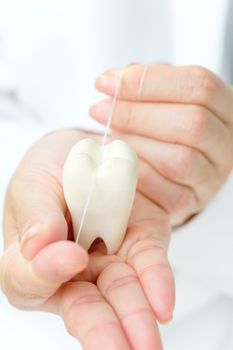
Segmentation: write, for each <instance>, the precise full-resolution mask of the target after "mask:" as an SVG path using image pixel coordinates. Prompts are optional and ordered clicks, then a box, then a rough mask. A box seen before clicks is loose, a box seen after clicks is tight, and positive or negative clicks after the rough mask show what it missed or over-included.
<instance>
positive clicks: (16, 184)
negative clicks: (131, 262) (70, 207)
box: [4, 132, 77, 260]
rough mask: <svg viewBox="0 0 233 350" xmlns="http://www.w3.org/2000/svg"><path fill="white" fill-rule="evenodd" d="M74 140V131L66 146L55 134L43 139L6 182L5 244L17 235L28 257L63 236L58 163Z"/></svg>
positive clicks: (65, 231) (65, 229)
mask: <svg viewBox="0 0 233 350" xmlns="http://www.w3.org/2000/svg"><path fill="white" fill-rule="evenodd" d="M66 139H67V135H66ZM75 140H77V133H74V132H72V133H71V135H70V139H69V143H68V146H67V144H65V143H64V142H63V141H62V138H61V135H59V133H58V135H57V134H55V135H54V136H53V135H51V136H50V137H49V138H46V137H45V138H43V139H42V140H40V141H39V142H38V143H37V144H35V145H34V147H32V149H31V150H30V151H29V152H28V153H27V155H26V156H25V157H24V159H23V160H22V162H21V164H20V166H19V167H18V169H17V171H16V173H15V174H14V176H13V179H12V181H11V183H10V186H9V189H8V192H7V196H6V204H5V215H4V218H5V220H4V233H5V244H6V246H8V245H9V244H11V242H12V241H15V237H19V239H20V241H22V242H21V248H22V252H23V254H24V256H25V257H26V258H27V259H29V260H30V259H32V258H33V257H34V256H35V255H36V254H37V253H38V252H39V251H40V250H41V249H43V247H45V246H46V245H48V244H49V243H52V242H56V241H59V240H65V239H67V234H68V226H67V221H66V218H65V216H67V206H66V203H65V199H64V195H63V189H62V183H61V177H62V164H63V163H64V161H65V158H66V156H65V154H67V152H68V149H69V148H70V147H71V146H72V144H73V143H75ZM58 141H59V142H58ZM54 144H55V145H57V147H55V146H54Z"/></svg>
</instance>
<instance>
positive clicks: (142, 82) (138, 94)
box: [137, 65, 149, 101]
mask: <svg viewBox="0 0 233 350" xmlns="http://www.w3.org/2000/svg"><path fill="white" fill-rule="evenodd" d="M148 69H149V65H146V66H144V70H143V72H142V76H141V79H140V83H139V87H138V93H137V100H138V101H139V100H140V98H141V95H142V89H143V86H144V83H145V79H146V75H147V72H148Z"/></svg>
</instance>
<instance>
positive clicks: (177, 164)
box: [0, 65, 233, 350]
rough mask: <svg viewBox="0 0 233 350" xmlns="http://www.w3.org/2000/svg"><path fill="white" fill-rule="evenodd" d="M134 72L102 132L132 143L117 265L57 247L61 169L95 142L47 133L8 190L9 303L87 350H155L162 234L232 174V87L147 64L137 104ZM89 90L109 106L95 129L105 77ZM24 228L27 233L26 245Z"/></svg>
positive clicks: (165, 302)
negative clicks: (54, 321)
mask: <svg viewBox="0 0 233 350" xmlns="http://www.w3.org/2000/svg"><path fill="white" fill-rule="evenodd" d="M143 71H144V67H143V66H142V65H134V66H131V67H128V68H126V69H125V72H124V76H123V81H122V88H121V91H120V101H118V102H117V105H116V110H115V113H114V116H113V122H112V128H113V137H114V138H116V137H119V138H121V139H124V140H125V141H127V142H129V143H131V144H132V146H133V147H134V148H135V149H136V151H137V153H138V154H139V159H140V162H139V164H140V172H139V182H138V191H137V196H136V200H135V205H134V209H133V212H132V216H131V220H130V223H129V227H128V231H127V234H126V237H125V240H124V242H123V245H122V247H121V248H120V250H119V252H118V253H117V254H116V255H114V256H105V255H104V253H103V251H102V250H101V249H100V248H101V247H98V248H99V249H98V250H97V251H93V252H92V253H91V254H90V255H89V257H88V256H87V254H86V253H85V251H84V250H83V249H82V248H81V247H79V246H78V245H75V244H74V243H73V242H72V241H67V240H66V239H67V235H68V233H69V237H71V235H72V232H71V229H70V227H71V225H70V218H69V215H68V214H67V207H66V204H65V201H64V198H63V193H62V188H61V172H62V166H63V164H64V161H65V158H66V156H67V154H68V152H69V150H70V149H71V147H72V146H73V144H74V143H76V142H77V141H78V140H80V139H82V138H83V137H89V136H91V137H95V136H94V135H88V134H87V133H83V132H81V131H77V130H76V131H75V130H63V131H60V132H56V133H53V134H50V135H47V136H46V137H44V138H43V139H41V140H40V141H39V142H38V143H37V144H35V145H34V146H33V147H32V148H31V149H30V150H29V152H28V153H27V154H26V156H25V157H24V159H23V161H22V162H21V164H20V165H19V167H18V168H17V170H16V172H15V174H14V176H13V178H12V180H11V183H10V185H9V188H8V192H7V197H6V206H5V222H4V232H5V252H4V254H3V258H2V260H1V269H0V271H1V276H0V280H1V284H2V287H3V289H4V291H5V293H6V295H7V296H8V298H9V301H10V302H11V303H12V304H13V305H15V306H17V307H19V308H23V309H36V310H38V309H39V310H47V311H51V312H55V313H58V314H60V315H61V316H62V317H63V319H64V321H65V323H66V326H67V329H68V331H69V332H70V333H71V334H72V335H74V336H75V337H76V338H77V339H80V341H81V342H82V344H83V346H84V349H87V350H89V349H92V348H96V349H103V350H105V349H119V348H120V349H123V350H124V349H137V350H138V349H139V350H140V349H158V350H159V349H161V344H160V340H159V333H158V329H157V328H155V321H156V320H158V321H159V322H167V321H169V320H170V319H171V317H172V311H173V307H174V282H173V277H172V273H171V269H170V266H169V264H168V260H167V248H168V243H169V238H170V233H171V226H172V225H174V224H175V225H179V224H182V223H183V222H185V221H186V220H187V219H188V218H189V217H190V216H192V215H193V214H195V213H198V212H199V211H201V210H202V209H203V208H204V207H205V206H206V204H207V203H208V201H209V200H210V198H212V196H213V195H214V194H215V193H216V191H217V190H218V188H219V187H220V186H221V185H222V183H223V182H224V181H225V179H226V178H227V176H228V174H229V172H230V171H231V169H232V158H233V152H232V151H233V137H232V133H233V131H232V130H233V126H232V120H233V118H232V111H233V92H232V88H231V87H230V86H228V85H226V84H225V83H224V82H222V81H221V80H220V79H219V78H218V77H216V76H215V75H214V74H212V73H211V72H209V71H207V70H206V69H204V68H200V67H173V66H165V65H152V66H150V67H149V69H148V72H147V75H146V77H145V82H144V86H143V89H142V93H141V99H140V100H138V95H137V92H138V86H139V82H140V80H141V76H142V74H143ZM96 85H97V87H98V89H99V90H100V91H102V92H105V93H106V94H109V96H110V100H109V101H105V102H104V103H101V104H98V106H96V105H95V106H93V107H92V108H91V114H92V116H93V117H95V119H96V120H98V121H99V122H101V123H105V122H106V118H107V116H108V113H109V106H110V104H111V97H112V96H113V95H114V92H115V87H116V79H115V71H110V72H107V73H106V74H104V75H103V76H101V77H100V78H99V79H98V80H97V84H96ZM145 121H146V122H145ZM96 137H97V136H96ZM34 224H35V225H37V226H34ZM28 230H29V233H30V232H31V234H33V233H37V235H35V236H34V237H32V238H31V240H30V241H27V239H26V238H28V234H26V233H27V232H28ZM22 237H24V238H23V239H22ZM19 240H20V241H21V245H20V244H19ZM22 254H23V255H22ZM48 281H49V282H48ZM25 286H27V288H25ZM132 295H134V298H132ZM84 315H85V317H84ZM106 334H107V335H108V336H106Z"/></svg>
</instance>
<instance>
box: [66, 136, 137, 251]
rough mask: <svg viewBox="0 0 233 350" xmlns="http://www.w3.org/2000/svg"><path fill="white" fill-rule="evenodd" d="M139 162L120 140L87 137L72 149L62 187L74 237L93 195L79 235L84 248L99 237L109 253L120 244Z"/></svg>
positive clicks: (127, 218)
mask: <svg viewBox="0 0 233 350" xmlns="http://www.w3.org/2000/svg"><path fill="white" fill-rule="evenodd" d="M137 163H138V162H137V156H136V154H135V152H134V151H133V150H132V148H131V147H130V146H129V145H128V144H127V143H125V142H123V141H121V140H115V141H113V142H111V143H109V144H108V145H105V146H102V145H100V144H99V143H97V142H96V141H94V140H92V139H84V140H82V141H80V142H78V143H77V144H76V145H75V146H74V147H73V148H72V149H71V151H70V153H69V155H68V158H67V160H66V163H65V165H64V169H63V190H64V195H65V199H66V202H67V205H68V208H69V211H70V214H71V218H72V223H73V232H74V237H75V238H76V237H77V234H78V232H79V227H80V224H81V220H82V217H83V213H84V210H85V206H86V204H87V200H88V197H90V198H89V202H88V207H87V211H86V215H85V219H84V222H83V225H82V229H81V233H80V237H79V244H81V245H82V246H83V247H84V248H85V249H87V250H88V249H89V248H90V246H91V244H92V243H93V241H94V240H95V239H96V238H101V239H102V240H103V241H104V242H105V244H106V247H107V252H108V254H113V253H115V252H116V251H117V250H118V249H119V247H120V246H121V243H122V241H123V239H124V235H125V232H126V229H127V225H128V220H129V216H130V213H131V209H132V205H133V201H134V196H135V191H136V183H137ZM90 189H91V190H90Z"/></svg>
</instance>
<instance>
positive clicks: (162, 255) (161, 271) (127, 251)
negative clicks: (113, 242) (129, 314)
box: [119, 193, 175, 323]
mask: <svg viewBox="0 0 233 350" xmlns="http://www.w3.org/2000/svg"><path fill="white" fill-rule="evenodd" d="M134 213H137V215H135V214H134ZM169 238H170V227H169V221H168V219H167V215H166V213H164V211H163V210H159V208H158V207H156V206H155V205H153V204H152V203H151V202H150V201H149V200H148V199H147V198H145V197H143V196H142V195H141V194H139V193H138V194H137V201H136V202H135V206H134V208H133V212H132V217H131V221H130V224H129V230H128V232H127V235H126V238H125V241H124V243H123V245H122V247H121V249H120V251H119V255H120V256H125V257H126V260H127V262H128V263H129V264H130V265H131V266H132V267H133V268H134V269H135V271H136V272H137V275H138V278H139V280H140V282H141V285H142V286H143V289H144V292H145V295H146V296H147V298H148V300H149V302H150V305H151V306H152V309H153V311H154V312H155V314H156V317H157V319H158V320H159V321H160V322H162V323H164V322H168V321H170V320H171V318H172V314H173V309H174V303H175V287H174V279H173V274H172V271H171V267H170V265H169V262H168V258H167V250H168V244H169Z"/></svg>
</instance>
